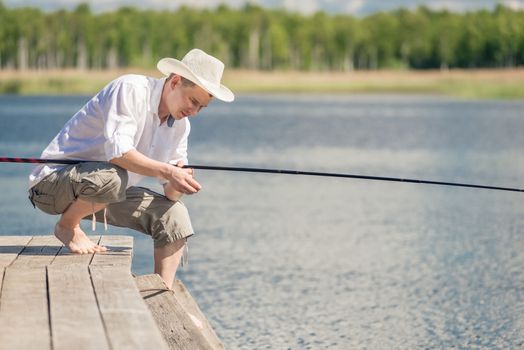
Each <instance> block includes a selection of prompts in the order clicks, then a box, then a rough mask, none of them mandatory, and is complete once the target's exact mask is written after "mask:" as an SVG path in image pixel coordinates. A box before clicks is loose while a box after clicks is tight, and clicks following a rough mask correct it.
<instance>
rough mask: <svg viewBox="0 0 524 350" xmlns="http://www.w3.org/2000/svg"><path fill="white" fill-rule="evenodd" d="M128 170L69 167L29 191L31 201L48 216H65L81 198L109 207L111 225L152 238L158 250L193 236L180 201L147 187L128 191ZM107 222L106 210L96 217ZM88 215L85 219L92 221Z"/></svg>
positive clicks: (101, 164) (86, 165)
mask: <svg viewBox="0 0 524 350" xmlns="http://www.w3.org/2000/svg"><path fill="white" fill-rule="evenodd" d="M126 185H127V171H126V170H124V169H122V168H120V167H118V166H116V165H113V164H110V163H105V162H86V163H79V164H75V165H69V166H66V167H64V168H62V169H60V170H58V171H56V172H54V173H52V174H50V175H48V176H47V177H45V178H44V179H42V181H40V182H39V183H38V184H36V185H35V186H34V187H32V188H31V189H30V190H29V200H30V201H31V203H33V205H34V206H35V207H38V209H40V210H42V211H43V212H45V213H48V214H54V215H56V214H62V213H63V212H64V211H66V209H67V208H68V207H69V205H70V204H71V203H72V202H73V201H74V200H75V199H77V198H80V199H82V200H85V201H89V202H94V203H106V204H107V211H106V217H107V223H108V224H110V225H114V226H119V227H128V228H131V229H133V230H136V231H139V232H142V233H145V234H148V235H150V236H151V237H152V238H153V240H154V245H155V248H158V247H163V246H165V245H166V244H169V243H173V242H175V241H177V240H179V239H185V238H187V237H189V236H191V235H193V227H192V225H191V220H190V218H189V213H188V211H187V209H186V207H185V206H184V204H183V203H182V202H180V201H176V202H173V201H171V200H169V199H167V198H166V197H165V196H163V195H161V194H159V193H156V192H153V191H151V190H149V189H147V188H143V187H130V188H128V189H127V190H126ZM95 216H96V220H97V221H99V222H103V221H104V211H103V210H101V211H99V212H98V213H96V214H95ZM90 218H91V216H87V217H85V218H84V219H90Z"/></svg>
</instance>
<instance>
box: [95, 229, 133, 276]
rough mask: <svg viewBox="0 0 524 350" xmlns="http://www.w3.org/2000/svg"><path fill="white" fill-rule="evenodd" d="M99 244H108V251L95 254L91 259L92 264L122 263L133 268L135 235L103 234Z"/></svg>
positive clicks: (116, 264) (113, 264) (121, 264)
mask: <svg viewBox="0 0 524 350" xmlns="http://www.w3.org/2000/svg"><path fill="white" fill-rule="evenodd" d="M99 244H101V245H104V246H106V247H107V248H108V251H107V252H104V253H97V254H95V255H94V256H93V260H92V261H91V265H93V266H103V265H112V266H118V265H120V266H123V267H127V268H128V269H131V260H132V258H133V237H131V236H102V238H101V239H100V243H99Z"/></svg>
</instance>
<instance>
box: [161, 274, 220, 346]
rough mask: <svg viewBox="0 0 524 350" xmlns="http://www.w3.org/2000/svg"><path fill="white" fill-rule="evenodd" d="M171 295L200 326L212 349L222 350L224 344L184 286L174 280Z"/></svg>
mask: <svg viewBox="0 0 524 350" xmlns="http://www.w3.org/2000/svg"><path fill="white" fill-rule="evenodd" d="M159 277H160V276H159ZM173 293H174V295H175V296H176V299H177V300H178V302H179V303H180V305H182V307H183V308H184V310H186V312H187V313H188V315H189V316H190V318H191V319H192V320H193V321H194V322H195V323H196V324H197V326H200V327H199V328H200V331H201V332H202V334H203V335H204V337H205V338H206V339H207V340H208V342H209V344H210V345H211V346H212V348H213V349H224V344H222V342H221V341H220V339H219V338H218V336H217V335H216V333H215V331H214V330H213V327H211V324H210V323H209V321H208V319H207V318H206V316H204V313H203V312H202V311H201V310H200V307H198V304H197V302H196V301H195V299H193V297H192V296H191V294H190V293H189V291H188V290H187V288H186V286H185V285H184V284H183V283H182V281H180V280H175V282H174V283H173Z"/></svg>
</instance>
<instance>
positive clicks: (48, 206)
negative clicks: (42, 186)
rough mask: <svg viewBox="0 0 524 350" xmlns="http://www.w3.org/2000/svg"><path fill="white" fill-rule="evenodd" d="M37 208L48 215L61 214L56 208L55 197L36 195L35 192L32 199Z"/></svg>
mask: <svg viewBox="0 0 524 350" xmlns="http://www.w3.org/2000/svg"><path fill="white" fill-rule="evenodd" d="M31 200H32V202H33V203H34V204H35V206H36V207H37V208H38V209H40V210H41V211H43V212H44V213H47V214H61V213H59V212H57V210H56V206H55V196H53V195H50V194H36V193H34V192H33V195H32V197H31Z"/></svg>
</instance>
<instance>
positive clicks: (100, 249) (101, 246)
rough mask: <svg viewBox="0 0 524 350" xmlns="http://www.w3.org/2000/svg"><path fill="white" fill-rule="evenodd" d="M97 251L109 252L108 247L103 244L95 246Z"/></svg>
mask: <svg viewBox="0 0 524 350" xmlns="http://www.w3.org/2000/svg"><path fill="white" fill-rule="evenodd" d="M95 251H97V252H99V253H101V252H107V248H106V247H104V246H103V245H96V246H95Z"/></svg>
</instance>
